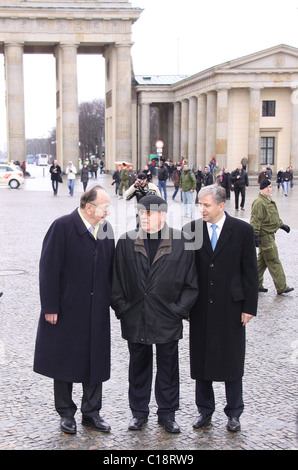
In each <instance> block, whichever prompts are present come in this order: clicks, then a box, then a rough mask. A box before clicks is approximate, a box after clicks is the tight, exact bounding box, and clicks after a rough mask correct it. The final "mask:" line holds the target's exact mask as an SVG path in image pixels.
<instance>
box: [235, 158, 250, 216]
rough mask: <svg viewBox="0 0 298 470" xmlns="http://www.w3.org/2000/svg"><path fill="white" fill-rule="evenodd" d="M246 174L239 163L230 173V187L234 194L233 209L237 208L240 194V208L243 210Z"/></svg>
mask: <svg viewBox="0 0 298 470" xmlns="http://www.w3.org/2000/svg"><path fill="white" fill-rule="evenodd" d="M248 184H249V183H248V175H247V173H246V171H245V170H244V169H243V167H242V165H241V163H240V164H239V165H238V167H237V168H236V170H234V171H232V173H231V188H232V190H233V191H234V194H235V210H236V211H238V210H239V195H240V194H241V202H240V209H241V210H242V211H244V210H245V209H244V205H245V196H246V188H247V187H248Z"/></svg>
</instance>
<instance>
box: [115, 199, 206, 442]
mask: <svg viewBox="0 0 298 470" xmlns="http://www.w3.org/2000/svg"><path fill="white" fill-rule="evenodd" d="M138 208H139V216H140V228H139V229H137V230H135V231H131V232H127V233H126V234H124V235H123V236H121V237H120V239H119V241H118V243H117V247H116V253H115V265H114V271H113V290H112V307H113V309H114V310H115V313H116V316H117V318H119V319H120V321H121V330H122V337H123V338H124V339H126V340H127V342H128V348H129V353H130V362H129V404H130V408H131V411H132V415H133V417H132V419H131V421H130V423H129V429H130V430H132V431H138V430H141V429H142V427H143V425H144V423H146V422H147V420H148V415H149V402H150V394H151V385H152V374H153V364H152V362H153V345H155V347H156V364H157V365H156V368H157V373H156V380H155V397H156V401H157V405H158V411H157V414H158V423H159V424H161V425H163V426H164V428H165V430H166V431H167V432H170V433H179V432H180V427H179V425H178V424H177V423H176V421H175V411H177V410H178V408H179V361H178V342H179V340H180V339H181V338H182V331H183V319H188V317H189V312H190V309H191V307H192V305H193V304H194V302H195V300H196V297H197V294H198V290H197V288H198V284H197V273H196V268H195V260H194V252H193V251H191V250H187V251H185V240H186V238H185V237H186V235H185V234H183V233H182V232H181V230H180V231H178V230H176V229H172V228H170V227H169V226H168V225H167V224H166V213H167V203H166V201H165V200H164V199H162V198H161V197H159V196H157V195H147V196H145V197H143V198H142V199H141V200H140V201H139V204H138Z"/></svg>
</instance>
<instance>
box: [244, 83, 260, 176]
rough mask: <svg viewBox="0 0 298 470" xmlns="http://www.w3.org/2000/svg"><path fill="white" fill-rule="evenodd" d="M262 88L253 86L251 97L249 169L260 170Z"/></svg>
mask: <svg viewBox="0 0 298 470" xmlns="http://www.w3.org/2000/svg"><path fill="white" fill-rule="evenodd" d="M260 105H261V89H260V88H251V89H250V98H249V128H248V155H247V158H248V168H247V169H248V170H250V171H258V169H259V162H260Z"/></svg>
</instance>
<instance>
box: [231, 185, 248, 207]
mask: <svg viewBox="0 0 298 470" xmlns="http://www.w3.org/2000/svg"><path fill="white" fill-rule="evenodd" d="M245 189H246V188H245V186H243V188H237V186H234V193H235V209H239V195H240V194H241V202H240V207H244V204H245Z"/></svg>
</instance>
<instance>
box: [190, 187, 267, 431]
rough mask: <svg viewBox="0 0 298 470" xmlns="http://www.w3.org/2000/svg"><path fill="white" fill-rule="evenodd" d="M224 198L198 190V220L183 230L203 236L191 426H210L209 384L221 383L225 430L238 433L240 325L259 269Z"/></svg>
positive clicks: (219, 192) (252, 311)
mask: <svg viewBox="0 0 298 470" xmlns="http://www.w3.org/2000/svg"><path fill="white" fill-rule="evenodd" d="M225 197H226V196H225V189H224V188H222V187H221V186H219V185H218V184H214V185H211V186H207V187H205V188H203V189H202V190H201V191H200V193H199V204H200V210H201V213H202V219H198V220H196V221H192V222H190V223H189V224H187V225H186V226H184V228H183V229H184V230H185V231H187V232H189V233H192V235H193V237H199V238H200V236H201V231H203V244H202V246H201V247H200V245H199V244H197V247H198V249H196V248H195V258H196V266H197V272H198V277H199V296H198V300H197V302H196V304H195V306H194V307H193V308H192V311H191V315H190V362H191V377H192V378H193V379H195V380H196V405H197V408H198V411H199V415H198V417H197V418H196V419H195V422H194V424H193V426H194V427H195V428H201V427H204V426H205V425H206V424H207V423H208V422H210V420H211V416H212V414H213V412H214V410H215V399H214V393H213V385H212V382H213V381H219V382H225V388H226V400H227V404H226V407H225V413H226V415H227V416H228V425H227V427H228V429H229V430H230V431H238V430H239V429H240V421H239V417H240V415H241V413H242V411H243V407H244V404H243V397H242V376H243V373H244V357H245V325H246V324H247V322H248V321H249V320H250V319H251V318H252V317H253V316H255V315H256V314H257V302H258V268H257V259H256V249H255V243H254V232H253V229H252V227H251V226H250V225H249V224H248V223H246V222H244V221H242V220H239V219H236V218H234V217H230V216H229V215H228V214H227V213H226V212H225V211H224V208H225ZM213 233H214V235H213ZM212 244H213V247H214V248H213V247H212ZM194 245H196V244H194Z"/></svg>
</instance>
